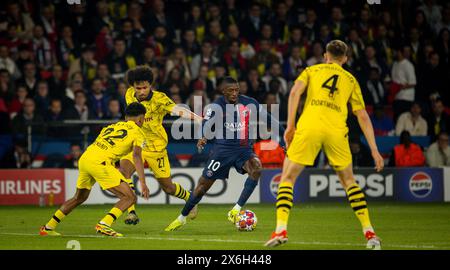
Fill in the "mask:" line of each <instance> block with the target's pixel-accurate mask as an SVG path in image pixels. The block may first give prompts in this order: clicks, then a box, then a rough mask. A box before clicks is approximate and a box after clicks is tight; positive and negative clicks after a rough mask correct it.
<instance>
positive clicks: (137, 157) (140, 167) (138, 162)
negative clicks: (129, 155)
mask: <svg viewBox="0 0 450 270" xmlns="http://www.w3.org/2000/svg"><path fill="white" fill-rule="evenodd" d="M133 160H134V165H135V167H136V172H137V174H138V177H139V183H140V184H141V192H142V196H144V198H145V199H146V200H148V198H149V196H150V191H149V189H148V187H147V184H146V183H145V174H144V162H143V161H142V148H141V147H140V146H134V147H133Z"/></svg>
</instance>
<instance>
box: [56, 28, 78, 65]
mask: <svg viewBox="0 0 450 270" xmlns="http://www.w3.org/2000/svg"><path fill="white" fill-rule="evenodd" d="M79 50H80V44H79V41H78V40H76V39H74V38H73V30H72V28H70V26H69V25H65V26H63V27H62V29H61V33H60V38H59V39H58V41H57V42H56V59H57V60H58V63H59V65H61V66H62V67H63V68H64V69H65V70H67V69H69V67H70V63H71V62H73V61H74V60H75V59H76V58H77V57H78V56H79V54H80V52H79Z"/></svg>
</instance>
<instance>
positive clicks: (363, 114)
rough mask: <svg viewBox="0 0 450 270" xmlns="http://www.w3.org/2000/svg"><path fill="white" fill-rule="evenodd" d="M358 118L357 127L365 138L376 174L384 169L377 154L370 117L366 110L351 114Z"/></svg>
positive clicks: (381, 159) (380, 157) (381, 158)
mask: <svg viewBox="0 0 450 270" xmlns="http://www.w3.org/2000/svg"><path fill="white" fill-rule="evenodd" d="M353 113H354V114H355V115H356V117H357V118H358V123H359V126H360V127H361V130H362V131H363V133H364V136H365V137H366V140H367V142H368V143H369V147H370V151H371V153H372V157H373V160H374V161H375V169H376V170H377V172H379V171H381V170H382V169H383V167H384V160H383V157H382V156H381V155H380V152H378V147H377V144H376V142H375V134H374V131H373V126H372V122H371V121H370V117H369V115H368V114H367V111H366V110H357V111H354V112H353Z"/></svg>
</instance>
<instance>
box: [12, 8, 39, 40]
mask: <svg viewBox="0 0 450 270" xmlns="http://www.w3.org/2000/svg"><path fill="white" fill-rule="evenodd" d="M6 8H7V10H6V12H7V15H6V21H7V22H8V23H11V24H15V25H20V28H19V29H20V30H19V37H20V39H22V40H24V41H28V40H30V39H31V37H32V35H33V33H32V32H33V27H34V22H33V20H32V18H31V16H30V13H28V12H26V11H24V10H22V8H21V6H20V4H19V2H13V1H11V2H9V3H8V4H7V7H6Z"/></svg>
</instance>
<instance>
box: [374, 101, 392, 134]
mask: <svg viewBox="0 0 450 270" xmlns="http://www.w3.org/2000/svg"><path fill="white" fill-rule="evenodd" d="M385 110H386V107H384V106H382V105H376V106H375V107H374V113H373V115H372V116H371V117H370V119H371V121H372V125H373V129H374V132H375V136H392V135H394V122H393V121H392V119H391V117H389V116H387V115H386V114H385Z"/></svg>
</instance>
